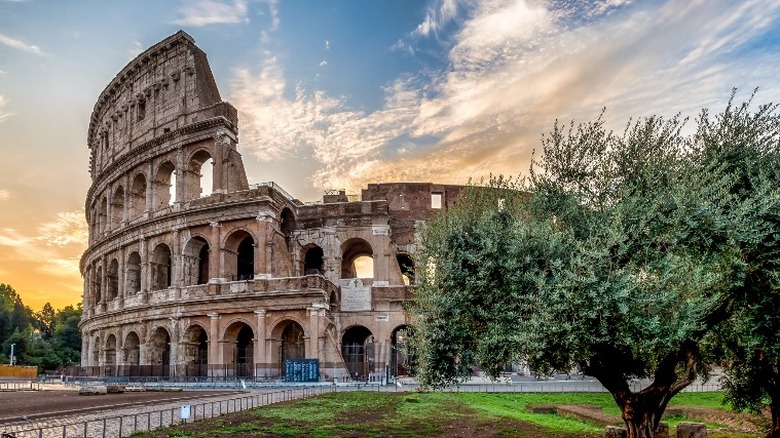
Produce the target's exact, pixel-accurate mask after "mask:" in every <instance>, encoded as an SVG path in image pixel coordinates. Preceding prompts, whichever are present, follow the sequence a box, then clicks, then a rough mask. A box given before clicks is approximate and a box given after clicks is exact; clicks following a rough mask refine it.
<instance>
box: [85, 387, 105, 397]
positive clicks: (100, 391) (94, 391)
mask: <svg viewBox="0 0 780 438" xmlns="http://www.w3.org/2000/svg"><path fill="white" fill-rule="evenodd" d="M105 394H108V388H106V387H105V386H82V387H81V389H79V395H105Z"/></svg>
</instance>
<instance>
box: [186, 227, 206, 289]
mask: <svg viewBox="0 0 780 438" xmlns="http://www.w3.org/2000/svg"><path fill="white" fill-rule="evenodd" d="M209 249H210V248H209V243H208V242H207V241H206V239H204V238H202V237H200V236H196V237H193V238H192V239H190V241H189V242H187V245H185V247H184V285H185V286H192V285H195V284H206V283H208V282H209Z"/></svg>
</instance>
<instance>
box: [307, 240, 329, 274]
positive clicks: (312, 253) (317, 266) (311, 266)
mask: <svg viewBox="0 0 780 438" xmlns="http://www.w3.org/2000/svg"><path fill="white" fill-rule="evenodd" d="M323 258H324V253H323V251H322V248H320V247H319V246H313V247H311V248H309V249H308V250H307V251H306V255H305V256H304V261H303V273H304V275H322V268H323V265H324V263H325V262H324V259H323Z"/></svg>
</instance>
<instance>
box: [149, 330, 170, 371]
mask: <svg viewBox="0 0 780 438" xmlns="http://www.w3.org/2000/svg"><path fill="white" fill-rule="evenodd" d="M146 345H147V351H146V355H147V360H148V362H149V364H150V365H152V370H151V372H152V375H156V376H167V375H168V374H169V373H170V365H171V334H170V332H169V331H168V329H167V328H165V327H163V326H157V328H155V329H154V330H153V331H152V333H151V335H150V336H149V341H148V342H147V343H146Z"/></svg>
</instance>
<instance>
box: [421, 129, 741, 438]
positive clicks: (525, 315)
mask: <svg viewBox="0 0 780 438" xmlns="http://www.w3.org/2000/svg"><path fill="white" fill-rule="evenodd" d="M684 123H685V121H684V120H682V119H679V118H672V119H670V120H664V119H662V118H659V117H651V118H647V119H643V120H640V121H637V122H634V123H629V124H628V125H627V126H626V129H625V130H624V131H623V132H622V134H615V133H613V132H611V131H608V130H607V129H606V128H605V127H604V122H603V120H602V119H601V118H599V119H598V120H597V121H595V122H590V123H585V124H580V125H577V126H575V125H574V124H573V123H572V124H571V125H568V126H561V125H558V124H557V123H556V125H555V128H554V129H553V131H552V132H551V133H550V134H549V135H548V136H545V137H543V139H542V156H541V157H540V159H539V160H538V161H537V162H535V163H534V166H533V167H532V171H531V174H530V175H529V177H528V178H527V179H525V180H523V181H521V182H512V181H507V180H505V179H500V178H499V179H493V180H491V182H490V183H489V184H488V185H487V187H476V186H475V187H472V188H471V189H470V190H469V191H467V193H466V194H465V195H463V197H462V198H461V199H459V200H458V202H457V204H456V205H455V207H454V208H452V209H450V210H449V211H447V212H446V214H443V215H441V216H440V217H438V218H436V219H435V220H433V221H431V222H430V223H429V225H428V226H427V228H426V229H425V230H424V232H423V234H422V237H421V240H420V246H421V254H420V258H421V260H420V262H421V266H424V267H425V268H426V269H425V272H423V273H422V275H421V284H420V286H419V288H418V294H417V303H416V306H415V307H414V309H413V311H412V314H413V323H414V324H415V326H416V336H417V343H418V345H417V348H418V353H419V358H420V363H419V371H418V372H419V376H420V379H421V381H422V382H423V383H424V384H426V385H430V386H433V387H440V386H444V385H448V384H452V383H457V382H459V381H460V380H461V379H463V378H464V377H465V376H466V375H467V372H468V367H469V366H470V365H472V364H476V365H479V366H480V367H482V368H483V369H485V371H486V372H487V373H489V374H490V375H492V376H497V375H498V373H499V372H500V370H501V369H502V368H503V367H504V366H505V365H506V364H507V363H510V362H512V361H519V360H523V359H524V360H528V362H529V363H530V365H531V366H532V368H535V369H537V370H540V371H542V372H545V371H547V372H550V371H552V370H555V369H558V370H566V369H569V368H571V367H574V366H577V367H579V368H580V370H581V371H582V372H584V373H585V374H587V375H590V376H593V377H595V378H596V379H598V380H599V382H601V384H602V385H603V386H604V387H605V388H606V389H607V390H608V391H609V392H610V393H611V394H612V396H613V398H614V399H615V402H616V403H617V405H618V406H619V408H620V410H621V412H622V418H623V420H624V422H625V424H626V427H627V430H628V436H629V437H652V436H654V435H655V430H656V428H657V426H658V423H659V421H660V418H661V415H662V414H663V411H664V410H665V408H666V405H667V403H668V402H669V400H670V399H671V398H672V397H673V396H674V395H675V394H677V393H678V392H680V391H681V390H682V389H683V388H685V387H686V386H688V385H690V384H691V383H692V382H693V381H694V380H695V379H696V377H697V376H699V375H701V374H702V373H706V371H707V364H708V358H707V356H706V355H705V354H704V353H703V351H704V350H703V348H702V345H703V344H702V342H703V340H704V339H705V337H706V336H707V335H708V334H709V333H710V332H711V331H712V330H713V329H714V328H716V327H718V326H719V325H720V324H721V323H722V322H723V321H724V320H726V319H727V318H728V317H729V315H730V314H731V311H732V306H733V300H732V299H731V298H730V297H731V295H730V293H731V292H732V291H733V290H734V288H735V287H736V285H739V284H741V283H742V282H743V280H744V266H745V262H744V260H743V258H742V254H741V252H740V246H739V242H738V241H736V240H735V239H734V238H733V235H732V230H733V229H734V228H735V227H744V226H746V225H745V221H746V219H745V214H744V212H745V211H746V207H745V206H744V205H743V204H744V202H745V201H744V200H742V199H739V198H738V197H736V196H734V195H733V194H732V191H731V188H732V187H733V185H734V184H735V178H734V176H733V174H732V173H730V172H729V171H728V169H727V168H725V167H724V166H722V165H721V164H719V163H716V162H713V160H705V159H702V158H701V157H700V151H701V148H698V147H697V146H696V145H695V144H694V142H695V139H693V138H691V137H687V136H685V135H683V134H682V133H681V129H682V128H683V126H684ZM508 199H509V200H511V202H508V201H507V200H508ZM636 378H646V379H649V382H650V383H649V384H648V385H647V386H646V387H643V388H638V389H637V388H632V386H631V385H630V382H631V381H632V379H636Z"/></svg>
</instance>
